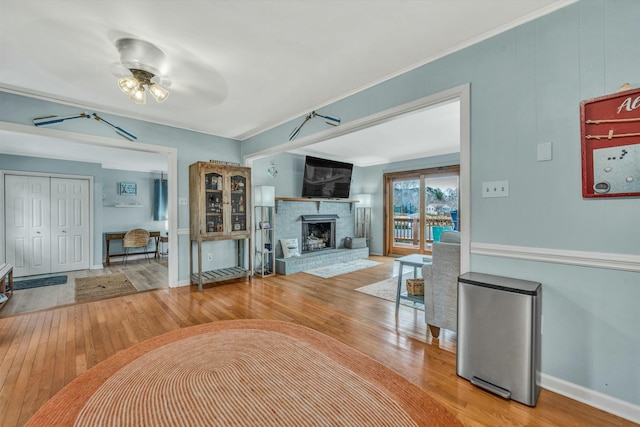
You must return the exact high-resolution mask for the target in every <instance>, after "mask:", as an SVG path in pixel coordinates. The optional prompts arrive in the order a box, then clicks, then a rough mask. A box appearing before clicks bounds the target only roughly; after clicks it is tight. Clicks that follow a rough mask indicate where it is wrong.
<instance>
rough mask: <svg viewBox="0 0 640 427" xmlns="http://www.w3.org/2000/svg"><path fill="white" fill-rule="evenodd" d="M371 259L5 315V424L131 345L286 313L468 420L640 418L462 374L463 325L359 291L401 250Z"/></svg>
mask: <svg viewBox="0 0 640 427" xmlns="http://www.w3.org/2000/svg"><path fill="white" fill-rule="evenodd" d="M371 259H373V260H376V261H381V262H382V264H381V265H379V266H376V267H372V268H368V269H365V270H360V271H357V272H353V273H349V274H345V275H342V276H337V277H334V278H330V279H322V278H319V277H316V276H312V275H308V274H305V273H297V274H292V275H288V276H282V275H277V276H275V277H270V278H265V279H257V278H255V279H253V280H252V281H230V282H223V283H218V284H215V285H208V286H205V289H204V291H203V292H198V291H197V287H196V286H191V287H181V288H175V289H157V290H151V291H148V292H139V293H137V294H133V295H127V296H123V297H118V298H112V299H108V300H103V301H96V302H89V303H83V304H75V305H67V306H63V307H59V308H52V309H46V310H40V311H37V312H33V313H25V314H19V315H13V316H7V317H2V318H0V385H1V387H2V388H1V389H0V425H2V426H7V427H9V426H20V425H22V424H24V423H25V422H26V421H27V420H28V419H29V417H30V416H31V415H32V414H33V413H34V412H35V411H36V410H37V409H38V408H39V407H40V406H41V405H42V404H43V403H44V402H46V401H47V399H49V398H50V397H51V396H52V395H54V394H55V393H56V392H57V391H58V390H60V389H61V388H62V387H63V386H64V385H65V384H67V383H69V382H70V381H71V380H73V379H74V378H75V377H77V376H78V375H79V374H81V373H83V372H85V371H86V370H87V369H89V368H91V367H92V366H95V365H96V364H98V363H100V362H101V361H103V360H105V359H106V358H108V357H109V356H111V355H113V354H115V353H117V352H118V351H120V350H122V349H125V348H127V347H129V346H131V345H134V344H136V343H139V342H141V341H144V340H146V339H148V338H151V337H154V336H157V335H160V334H162V333H165V332H168V331H172V330H175V329H179V328H184V327H188V326H192V325H197V324H202V323H207V322H213V321H220V320H227V319H243V318H266V319H277V320H283V321H288V322H293V323H296V324H300V325H304V326H307V327H311V328H313V329H316V330H318V331H321V332H323V333H325V334H327V335H330V336H332V337H334V338H336V339H338V340H340V341H342V342H344V343H346V344H348V345H350V346H352V347H354V348H356V349H358V350H360V351H361V352H363V353H365V354H367V355H369V356H370V357H372V358H374V359H376V360H378V361H379V362H381V363H383V364H385V365H387V366H389V367H390V368H391V369H394V370H395V371H397V372H399V373H400V374H402V375H404V376H405V377H407V378H408V379H409V380H411V381H413V382H414V383H416V384H418V385H419V386H420V387H422V388H424V389H425V390H426V391H427V392H429V393H430V394H431V395H432V396H433V397H434V398H435V399H437V400H438V401H439V402H440V403H442V404H443V405H444V406H445V407H447V408H448V409H449V410H451V411H452V412H453V413H455V414H456V416H457V417H458V418H459V419H460V420H461V421H462V422H463V423H464V424H465V425H468V426H498V425H509V426H530V425H536V426H623V425H635V424H633V423H631V422H628V421H625V420H623V419H621V418H619V417H615V416H613V415H610V414H607V413H605V412H603V411H600V410H597V409H595V408H592V407H590V406H587V405H584V404H581V403H579V402H577V401H574V400H571V399H568V398H566V397H563V396H560V395H558V394H555V393H552V392H549V391H547V390H542V392H541V394H540V398H539V400H538V404H537V406H536V407H535V408H530V407H527V406H525V405H522V404H520V403H516V402H513V401H507V400H503V399H501V398H499V397H496V396H494V395H491V394H489V393H486V392H484V391H482V390H479V389H477V388H475V387H474V386H472V385H471V384H470V383H469V382H468V381H466V380H464V379H462V378H459V377H458V376H457V375H456V373H455V364H456V358H455V349H456V337H455V334H453V333H451V332H446V331H443V332H442V333H441V336H440V339H433V338H432V337H431V336H430V335H429V332H428V331H427V328H426V324H425V323H424V317H423V313H422V312H418V311H416V310H414V309H411V308H408V307H401V308H400V313H399V316H398V318H397V320H396V316H395V314H394V311H395V306H394V303H392V302H389V301H385V300H382V299H379V298H375V297H372V296H369V295H365V294H362V293H360V292H354V291H353V289H355V288H358V287H360V286H363V285H366V284H370V283H374V282H377V281H380V280H383V279H385V278H388V277H390V276H391V271H392V267H393V260H392V259H390V258H384V257H371ZM154 268H155V267H150V269H151V271H153V269H154ZM158 268H159V267H158ZM140 274H141V275H144V273H143V272H141V273H140ZM165 274H166V273H165ZM149 277H150V278H156V276H155V275H154V274H150V275H149ZM158 277H159V276H158ZM162 283H166V279H165V278H163V279H162ZM1 314H2V316H6V314H5V313H4V312H3V313H1Z"/></svg>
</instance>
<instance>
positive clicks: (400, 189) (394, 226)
mask: <svg viewBox="0 0 640 427" xmlns="http://www.w3.org/2000/svg"><path fill="white" fill-rule="evenodd" d="M459 176H460V167H459V166H447V167H441V168H434V169H423V170H416V171H407V172H394V173H388V174H385V175H384V182H385V207H384V209H385V218H386V220H385V255H409V254H414V253H420V254H430V253H431V248H432V243H433V242H434V241H436V242H437V241H439V240H440V235H441V234H442V232H443V231H445V230H458V221H459V219H458V218H459V217H458V188H459Z"/></svg>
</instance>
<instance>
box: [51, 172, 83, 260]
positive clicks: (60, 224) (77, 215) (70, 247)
mask: <svg viewBox="0 0 640 427" xmlns="http://www.w3.org/2000/svg"><path fill="white" fill-rule="evenodd" d="M89 267H90V265H89V180H87V179H70V178H51V272H52V273H58V272H61V271H71V270H84V269H88V268H89Z"/></svg>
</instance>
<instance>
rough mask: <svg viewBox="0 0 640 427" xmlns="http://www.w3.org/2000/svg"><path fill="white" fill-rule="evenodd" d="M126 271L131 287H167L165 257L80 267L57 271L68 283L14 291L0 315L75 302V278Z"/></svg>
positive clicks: (143, 288)
mask: <svg viewBox="0 0 640 427" xmlns="http://www.w3.org/2000/svg"><path fill="white" fill-rule="evenodd" d="M114 273H125V274H126V275H127V277H128V278H129V280H130V281H131V283H132V284H133V286H135V288H136V289H137V290H139V291H145V290H148V289H158V288H167V287H168V283H169V279H168V275H167V259H166V258H165V259H161V260H158V261H151V262H147V261H146V260H144V259H138V260H133V261H129V262H127V265H126V266H125V265H123V263H122V262H114V263H112V264H111V265H110V266H108V267H106V266H105V268H103V269H102V270H79V271H69V272H64V273H60V274H65V275H66V276H67V283H64V284H61V285H55V286H43V287H39V288H32V289H22V290H19V291H15V292H14V293H13V297H12V298H11V300H9V302H7V304H6V305H5V306H4V307H3V308H2V311H0V316H8V315H11V314H17V313H25V312H29V311H35V310H42V309H45V308H50V307H58V306H62V305H66V304H73V303H75V279H76V278H78V277H89V276H102V275H104V274H114Z"/></svg>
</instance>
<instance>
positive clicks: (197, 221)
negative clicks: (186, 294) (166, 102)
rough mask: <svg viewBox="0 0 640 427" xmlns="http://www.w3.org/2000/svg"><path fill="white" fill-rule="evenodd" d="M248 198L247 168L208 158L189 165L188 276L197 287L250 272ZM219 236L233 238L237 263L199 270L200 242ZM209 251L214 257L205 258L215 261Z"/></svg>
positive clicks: (249, 205) (247, 274)
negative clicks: (220, 162)
mask: <svg viewBox="0 0 640 427" xmlns="http://www.w3.org/2000/svg"><path fill="white" fill-rule="evenodd" d="M250 198H251V169H250V168H247V167H242V166H233V165H227V164H218V163H211V162H197V163H194V164H192V165H190V166H189V228H190V237H191V244H190V250H189V261H190V277H191V283H192V284H197V285H198V290H199V291H202V285H203V284H205V283H211V282H218V281H221V280H229V279H235V278H239V277H246V276H250V275H251V266H250V263H251V260H250V258H251V257H250V256H249V252H248V251H249V250H250V248H251V200H250ZM220 240H233V241H235V244H236V249H237V259H236V265H234V266H230V267H224V268H216V269H213V270H209V271H202V270H203V267H202V255H203V253H202V244H203V242H212V241H220ZM194 246H195V248H194ZM194 250H195V252H196V253H195V256H194ZM210 251H211V253H213V255H214V259H213V260H208V261H209V262H210V261H213V262H215V258H216V252H215V250H210ZM196 263H197V270H196V269H195V267H194V264H196Z"/></svg>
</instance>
